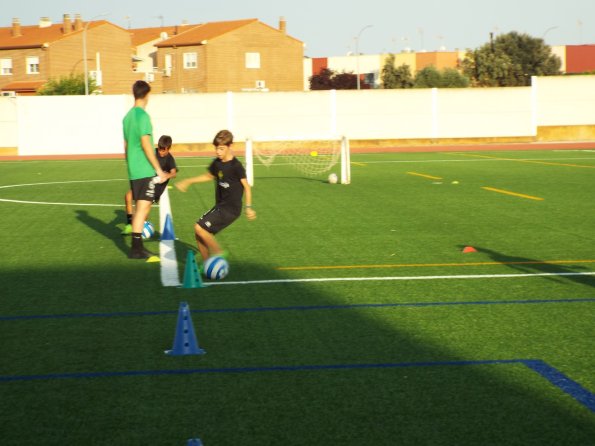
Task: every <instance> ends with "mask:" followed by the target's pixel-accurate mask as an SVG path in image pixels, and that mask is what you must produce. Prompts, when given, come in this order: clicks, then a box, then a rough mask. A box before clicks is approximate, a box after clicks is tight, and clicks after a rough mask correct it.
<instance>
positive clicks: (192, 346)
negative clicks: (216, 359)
mask: <svg viewBox="0 0 595 446" xmlns="http://www.w3.org/2000/svg"><path fill="white" fill-rule="evenodd" d="M165 353H166V354H168V355H172V356H181V355H203V354H205V353H206V352H205V351H204V350H203V349H202V348H200V347H199V346H198V342H197V340H196V334H195V333H194V325H193V324H192V317H191V316H190V307H189V306H188V304H187V303H186V302H180V309H179V310H178V323H177V325H176V334H175V337H174V345H173V347H172V349H171V350H166V352H165Z"/></svg>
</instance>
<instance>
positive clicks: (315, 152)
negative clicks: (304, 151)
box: [310, 150, 318, 156]
mask: <svg viewBox="0 0 595 446" xmlns="http://www.w3.org/2000/svg"><path fill="white" fill-rule="evenodd" d="M310 156H318V152H317V151H316V150H312V151H311V152H310Z"/></svg>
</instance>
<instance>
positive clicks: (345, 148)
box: [341, 136, 351, 184]
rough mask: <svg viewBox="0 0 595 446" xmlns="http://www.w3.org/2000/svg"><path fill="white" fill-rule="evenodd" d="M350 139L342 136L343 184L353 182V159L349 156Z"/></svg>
mask: <svg viewBox="0 0 595 446" xmlns="http://www.w3.org/2000/svg"><path fill="white" fill-rule="evenodd" d="M349 152H350V150H349V139H347V137H346V136H343V137H341V184H350V183H351V160H350V156H349Z"/></svg>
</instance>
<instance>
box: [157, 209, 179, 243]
mask: <svg viewBox="0 0 595 446" xmlns="http://www.w3.org/2000/svg"><path fill="white" fill-rule="evenodd" d="M175 239H176V236H175V235H174V225H173V223H172V221H171V215H170V214H167V215H166V216H165V224H164V225H163V231H161V240H175Z"/></svg>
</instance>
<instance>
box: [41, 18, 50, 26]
mask: <svg viewBox="0 0 595 446" xmlns="http://www.w3.org/2000/svg"><path fill="white" fill-rule="evenodd" d="M50 26H52V21H51V20H50V18H49V17H42V18H40V19H39V27H40V28H49V27H50Z"/></svg>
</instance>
